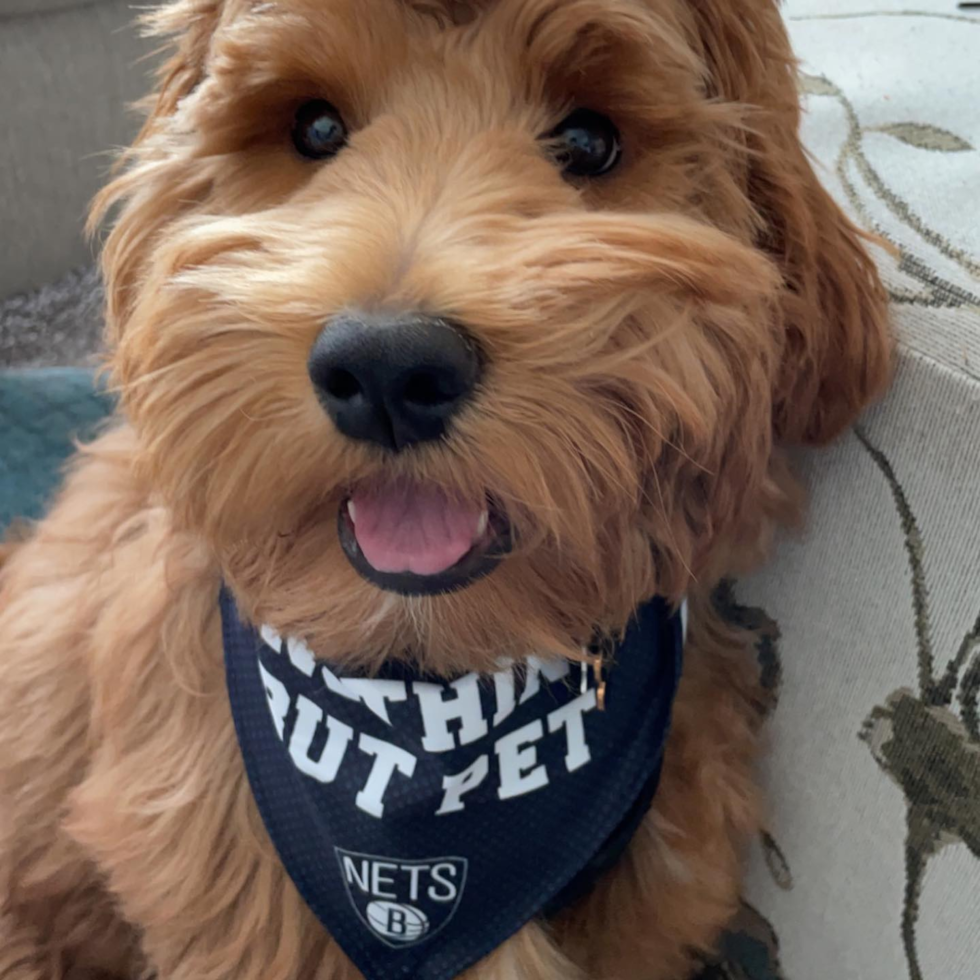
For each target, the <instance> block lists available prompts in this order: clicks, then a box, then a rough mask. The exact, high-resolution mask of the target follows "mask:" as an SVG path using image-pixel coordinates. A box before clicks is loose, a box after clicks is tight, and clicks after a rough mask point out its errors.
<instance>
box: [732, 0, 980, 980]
mask: <svg viewBox="0 0 980 980" xmlns="http://www.w3.org/2000/svg"><path fill="white" fill-rule="evenodd" d="M907 6H908V5H907V3H906V2H905V0H834V2H832V3H831V4H827V3H826V2H823V0H788V2H787V4H786V7H785V13H786V17H787V19H788V22H789V26H790V30H791V33H792V38H793V42H794V44H795V46H796V49H797V52H798V54H799V56H800V57H801V59H802V61H803V69H804V71H805V73H806V74H805V75H804V79H803V87H804V89H805V91H806V92H807V93H808V95H807V107H808V115H807V119H806V123H805V126H804V136H805V138H806V140H807V142H808V144H809V146H810V147H811V149H812V151H813V152H814V154H815V156H816V158H817V160H818V162H819V164H820V166H821V168H822V173H823V176H824V179H825V181H826V182H827V184H828V186H829V187H830V188H831V189H832V190H833V191H834V192H835V194H836V195H837V197H838V198H839V200H840V201H841V202H842V203H843V204H845V206H846V207H847V208H848V210H850V212H851V213H852V214H853V215H854V216H855V217H856V218H857V219H858V220H859V221H860V222H862V223H863V224H864V225H865V226H866V227H869V228H873V229H875V230H877V231H879V232H880V233H882V234H884V235H885V236H886V237H888V238H889V239H890V240H891V241H892V242H893V243H894V244H895V245H897V246H898V248H899V249H900V255H899V256H898V257H897V258H892V257H889V256H887V255H885V254H884V253H880V256H879V257H880V259H881V267H882V270H883V274H884V277H885V280H886V283H887V285H888V287H889V290H890V292H891V295H892V299H893V312H894V319H895V324H896V328H897V331H898V335H899V339H900V345H901V353H900V364H899V372H898V377H897V379H896V383H895V387H894V390H893V391H892V393H891V394H890V395H889V397H888V398H887V399H886V401H885V402H884V404H882V405H881V406H879V407H878V408H876V409H874V410H873V411H872V412H870V413H869V414H868V415H867V417H866V418H865V419H864V420H863V421H862V423H861V425H860V427H859V430H858V431H857V432H856V433H853V434H851V435H849V436H848V437H847V438H845V439H844V440H842V441H841V442H840V443H839V444H838V445H836V446H835V447H834V448H833V449H831V450H829V451H826V452H819V453H817V452H814V453H806V454H804V455H803V459H802V462H803V466H804V472H805V474H806V477H807V482H808V484H809V486H810V489H811V493H812V499H813V503H812V513H811V520H810V525H809V529H808V531H807V533H806V535H805V536H804V537H803V538H802V539H790V538H787V539H786V540H784V541H783V542H782V543H781V545H780V548H779V550H778V553H777V557H776V560H775V562H774V563H773V564H772V565H771V566H770V567H769V568H767V569H766V570H765V571H764V572H763V573H762V574H760V575H759V576H757V577H755V578H754V579H752V580H751V581H747V582H743V583H741V585H740V587H739V595H740V598H741V600H742V601H743V602H745V603H748V604H750V605H752V606H758V607H762V608H763V609H764V610H765V611H766V613H767V614H768V615H769V616H770V617H771V618H772V619H774V620H775V621H776V624H777V625H778V628H779V631H780V633H781V637H780V640H779V650H780V654H781V662H782V668H783V683H782V689H781V694H780V698H779V704H778V707H777V708H776V710H775V713H774V715H773V719H772V722H771V725H770V737H771V749H772V751H771V755H770V757H769V759H768V761H767V764H766V765H767V772H766V778H767V782H768V784H769V795H770V799H771V801H772V815H771V827H772V835H773V840H774V842H775V844H776V845H777V846H778V847H779V848H780V849H781V851H782V853H783V855H784V857H785V862H786V865H787V866H788V867H784V866H783V865H782V862H781V861H780V860H779V859H778V858H777V857H775V854H776V852H775V851H774V850H773V848H772V847H771V846H770V847H769V848H768V849H763V848H761V847H760V849H759V851H758V853H757V854H756V855H755V859H754V862H753V869H752V873H751V879H750V888H749V899H750V900H751V902H752V903H753V904H754V905H755V906H757V907H758V909H759V910H760V911H761V912H762V914H763V915H764V916H765V917H766V918H767V919H768V921H769V923H770V924H771V926H772V929H773V931H774V933H775V936H777V937H778V941H779V944H780V946H781V951H780V957H779V958H780V960H781V966H778V967H777V966H775V958H774V959H773V964H771V965H770V968H769V972H761V973H760V974H759V975H758V977H756V976H754V975H751V980H763V978H764V980H783V978H787V980H788V978H792V980H827V978H831V977H832V978H834V980H903V978H909V980H976V978H977V977H978V976H980V919H978V909H980V730H978V729H980V726H978V718H977V692H978V690H980V619H978V617H980V206H978V196H977V195H978V191H977V187H978V178H980V153H978V148H980V111H978V109H977V91H976V83H977V78H978V75H977V64H978V52H980V16H977V15H968V14H966V13H963V14H960V13H958V12H957V11H956V9H955V6H954V4H952V3H947V2H944V0H919V2H917V3H916V5H915V7H916V9H917V11H918V12H909V11H907V10H906V9H905V8H906V7H907Z"/></svg>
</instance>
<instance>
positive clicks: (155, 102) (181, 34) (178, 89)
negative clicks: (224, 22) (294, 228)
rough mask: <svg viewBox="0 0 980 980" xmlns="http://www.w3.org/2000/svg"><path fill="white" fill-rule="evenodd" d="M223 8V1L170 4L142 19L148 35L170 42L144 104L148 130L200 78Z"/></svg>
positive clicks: (180, 0) (176, 1)
mask: <svg viewBox="0 0 980 980" xmlns="http://www.w3.org/2000/svg"><path fill="white" fill-rule="evenodd" d="M225 6H226V0H174V2H171V3H168V4H166V5H165V6H162V7H157V8H155V9H154V10H152V11H151V12H150V13H149V14H147V15H146V16H145V17H143V19H142V23H143V26H144V29H145V30H146V32H147V33H148V34H149V35H151V36H152V37H167V38H172V39H173V41H172V51H171V54H170V57H169V58H167V59H166V60H165V61H164V62H163V64H162V65H161V66H160V69H159V71H158V72H157V86H156V91H155V93H154V94H153V95H152V96H150V99H149V100H148V106H147V107H148V109H149V114H148V118H147V126H148V127H149V126H152V124H153V122H154V120H156V119H157V118H159V117H160V116H168V115H171V114H172V113H173V112H174V110H175V109H176V108H177V104H178V102H180V100H181V99H182V98H184V96H186V95H189V94H190V93H191V92H192V91H193V90H194V88H195V87H196V86H197V85H198V83H199V82H200V81H201V80H202V78H203V77H204V67H205V64H206V62H207V55H208V48H209V46H210V44H211V38H212V36H213V35H214V31H215V28H216V27H217V26H218V23H219V21H220V19H221V14H222V10H223V9H224V7H225Z"/></svg>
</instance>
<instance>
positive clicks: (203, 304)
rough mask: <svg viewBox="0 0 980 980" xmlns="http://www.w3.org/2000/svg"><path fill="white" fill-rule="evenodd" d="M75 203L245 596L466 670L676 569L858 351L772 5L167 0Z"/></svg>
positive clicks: (580, 622)
mask: <svg viewBox="0 0 980 980" xmlns="http://www.w3.org/2000/svg"><path fill="white" fill-rule="evenodd" d="M148 23H149V24H150V25H151V27H152V28H153V30H154V31H156V32H159V33H163V34H167V35H172V36H173V37H174V38H175V51H174V54H173V57H172V58H171V60H170V61H169V62H168V64H167V65H166V66H165V69H164V71H163V73H162V75H161V80H160V85H159V88H158V91H157V94H156V95H155V96H154V99H153V101H152V102H151V111H150V116H149V119H148V121H147V123H146V126H145V128H144V130H143V132H142V134H141V136H140V137H139V139H138V141H137V143H136V145H135V146H134V148H133V149H132V150H131V151H130V152H129V153H128V155H127V157H126V166H125V170H124V172H123V173H122V175H121V176H119V177H118V178H117V179H116V180H115V181H114V183H113V184H112V185H111V186H110V187H109V188H108V189H107V190H106V191H105V192H104V194H103V195H102V197H101V199H100V200H99V202H98V204H97V206H96V215H97V216H99V215H101V214H103V213H104V212H105V211H106V209H107V208H109V207H110V206H111V205H113V204H114V203H116V202H122V206H121V209H120V212H119V215H118V219H117V220H116V222H115V225H114V228H113V230H112V232H111V234H110V236H109V238H108V241H107V243H106V247H105V253H104V255H105V259H104V265H105V273H106V279H107V285H108V291H109V307H110V311H109V312H110V317H109V320H110V326H109V336H110V343H111V346H112V349H113V362H112V363H113V369H114V373H115V377H116V379H117V381H118V382H119V384H120V387H121V390H122V393H123V406H124V410H125V412H126V414H127V415H128V417H129V419H130V420H131V422H132V424H133V426H134V427H135V430H136V432H137V435H138V440H139V445H140V465H141V467H142V468H143V471H144V472H145V474H146V475H147V476H148V478H149V479H150V480H152V482H153V484H154V486H155V488H156V490H157V491H158V492H159V493H161V494H162V495H163V497H164V498H165V500H166V501H167V503H168V504H169V506H170V507H171V508H172V510H173V512H174V514H175V519H176V520H177V521H178V523H179V524H181V525H183V526H186V527H189V528H192V529H193V530H194V531H196V532H199V533H202V534H203V535H204V536H205V537H206V539H207V540H208V542H209V543H210V545H211V546H212V547H213V548H214V549H215V552H216V554H217V555H218V557H219V560H220V563H221V565H222V569H223V571H224V573H225V574H226V575H227V576H228V577H229V579H230V580H231V582H232V583H233V584H234V586H235V588H236V590H237V592H238V593H239V595H240V597H241V598H242V599H243V600H244V602H245V603H246V605H247V607H248V609H249V611H250V612H251V613H252V614H253V615H256V616H259V617H261V618H262V619H264V620H266V621H269V622H271V623H273V624H275V625H277V626H280V627H282V628H286V629H291V630H294V631H296V632H299V633H301V634H302V635H304V636H306V637H308V638H309V639H310V641H311V642H312V644H313V645H314V647H315V648H316V649H318V650H319V651H321V652H323V653H326V654H333V655H337V656H342V655H357V654H359V655H363V656H366V657H372V658H378V657H383V656H393V655H400V654H404V653H407V654H412V655H419V656H423V657H425V658H427V660H428V662H429V663H430V664H431V665H434V666H438V667H446V666H452V665H458V664H462V663H465V665H466V666H470V667H473V666H481V665H487V664H489V663H490V662H491V660H495V659H496V658H497V657H499V656H500V655H501V654H511V655H518V656H519V655H522V654H525V653H527V652H531V651H542V650H566V649H572V648H575V647H577V645H578V644H579V643H580V642H582V640H583V639H587V638H588V636H589V635H590V634H591V633H592V631H593V629H594V628H595V627H596V626H597V625H599V626H604V627H607V628H611V629H615V628H618V627H619V626H621V625H622V624H623V623H624V622H625V620H626V619H627V617H628V616H629V614H630V612H631V611H632V610H633V608H634V607H635V606H636V604H637V603H638V602H639V601H640V600H642V599H643V598H645V597H647V596H649V595H650V594H652V593H655V592H660V593H661V594H664V595H667V596H670V597H674V598H676V597H678V596H680V595H681V594H683V593H684V592H685V590H686V589H688V588H689V587H690V584H691V582H692V579H698V578H700V579H702V580H703V579H704V578H706V577H707V578H710V577H711V576H712V575H714V574H717V572H719V571H724V570H725V568H724V566H725V564H726V563H727V561H728V558H727V556H729V555H731V554H732V553H733V551H737V550H739V549H742V548H747V547H749V546H750V545H752V544H754V543H755V541H756V539H757V538H758V536H759V533H760V528H761V527H763V526H764V525H765V524H766V523H767V522H769V521H770V519H771V516H772V514H773V513H774V511H775V509H776V508H777V506H778V501H779V491H778V489H777V487H776V485H775V482H774V480H773V476H772V473H773V444H774V441H778V440H808V441H819V440H822V439H826V438H829V437H831V436H833V435H834V434H836V433H837V432H838V431H839V430H840V429H841V428H842V427H843V426H844V425H846V424H847V423H848V422H849V421H850V420H851V419H852V418H853V416H854V415H855V413H856V412H857V411H858V409H859V408H860V407H861V406H862V405H863V404H864V403H865V402H866V401H867V400H868V399H869V398H871V397H872V396H874V395H875V394H876V393H878V391H879V390H880V389H881V387H882V385H883V384H884V381H885V379H886V375H887V372H888V362H889V354H888V341H887V333H886V329H885V325H884V313H883V309H884V303H883V297H882V291H881V288H880V285H879V283H878V280H877V278H876V275H875V272H874V270H873V267H872V265H871V263H870V261H869V260H868V258H867V257H866V255H865V253H864V252H863V250H862V247H861V244H860V241H859V236H858V234H857V232H856V231H855V229H854V228H853V227H852V226H851V225H850V224H849V223H848V221H847V220H846V219H845V218H844V217H843V216H842V214H841V213H840V212H839V211H838V209H837V208H836V207H835V205H834V204H833V203H832V202H831V201H830V199H829V198H828V197H827V195H826V194H825V192H824V191H823V190H822V189H821V188H820V186H819V185H818V183H817V181H816V179H815V177H814V175H813V172H812V171H811V168H810V166H809V164H808V162H807V160H806V158H805V155H804V153H803V151H802V150H801V147H800V145H799V143H798V137H797V124H798V117H799V110H798V105H797V96H796V92H795V88H794V72H793V64H792V60H791V56H790V51H789V48H788V43H787V39H786V36H785V33H784V30H783V27H782V25H781V22H780V19H779V16H778V13H777V9H776V4H775V3H774V2H773V0H727V2H724V3H718V2H714V0H479V2H472V3H454V2H449V0H445V2H443V0H424V2H410V0H270V2H253V0H177V2H176V3H171V4H170V5H168V6H165V7H164V8H162V9H161V10H160V11H158V12H157V13H155V14H153V15H152V16H151V17H150V19H149V22H148Z"/></svg>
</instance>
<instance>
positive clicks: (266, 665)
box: [221, 591, 683, 980]
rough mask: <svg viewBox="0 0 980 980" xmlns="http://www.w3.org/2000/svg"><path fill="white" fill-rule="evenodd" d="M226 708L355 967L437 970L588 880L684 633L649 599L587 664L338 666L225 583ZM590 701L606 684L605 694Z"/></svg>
mask: <svg viewBox="0 0 980 980" xmlns="http://www.w3.org/2000/svg"><path fill="white" fill-rule="evenodd" d="M221 614H222V622H223V632H224V647H225V661H226V669H227V675H228V692H229V695H230V697H231V707H232V713H233V715H234V719H235V727H236V730H237V732H238V740H239V743H240V746H241V751H242V755H243V756H244V759H245V767H246V770H247V772H248V778H249V781H250V783H251V786H252V792H253V793H254V795H255V800H256V803H257V804H258V808H259V811H260V812H261V814H262V818H263V820H264V821H265V825H266V828H267V829H268V832H269V835H270V837H271V838H272V841H273V842H274V844H275V846H276V848H277V850H278V852H279V855H280V857H281V859H282V862H283V864H284V865H285V868H286V871H287V872H288V873H289V875H290V877H291V878H292V879H293V881H294V882H295V884H296V887H297V888H298V889H299V891H300V894H301V895H302V896H303V898H304V900H305V901H306V903H307V904H308V905H309V907H310V908H311V909H312V910H313V912H314V913H315V914H316V916H317V917H318V918H319V919H320V921H321V922H322V923H323V925H324V926H325V927H326V928H327V929H328V930H329V932H330V933H331V934H332V935H333V936H334V938H335V939H336V940H337V942H338V943H339V944H340V946H341V947H342V948H343V950H344V952H345V953H346V954H347V955H348V956H349V957H350V959H351V960H352V961H353V962H354V964H355V965H356V966H357V967H358V969H360V971H361V972H362V973H363V974H364V976H365V977H366V978H367V980H450V978H452V977H456V976H458V975H459V974H460V973H461V972H463V971H464V970H465V969H466V968H467V967H469V966H471V965H472V964H473V963H475V962H477V961H478V960H480V959H482V958H483V957H484V956H486V955H487V954H488V953H489V952H491V951H492V950H493V949H495V948H496V947H497V946H499V945H500V944H501V943H502V942H504V940H506V939H507V938H508V937H509V936H511V935H513V934H514V933H515V932H517V931H518V930H519V929H520V928H521V926H523V925H524V924H525V923H526V922H528V921H529V920H530V919H532V918H533V917H535V916H537V915H542V914H544V915H547V914H549V913H551V912H554V911H556V910H557V909H559V908H560V907H561V906H562V905H564V904H566V903H567V902H569V901H571V900H573V899H574V898H576V897H577V896H578V895H580V894H581V893H582V892H583V891H585V890H587V888H588V887H589V885H590V884H591V883H592V882H593V881H594V880H595V878H596V877H597V876H598V875H599V874H601V873H602V872H603V871H604V870H605V869H606V867H607V866H608V865H610V864H612V863H613V862H614V860H615V858H616V857H618V855H619V854H620V853H621V851H622V850H623V848H625V846H626V844H627V843H628V842H629V838H630V836H631V835H632V832H633V831H634V830H635V829H636V826H637V824H638V823H639V821H640V819H641V818H642V816H643V814H644V812H645V811H646V809H647V808H648V806H649V803H650V800H651V798H652V796H653V793H654V790H655V789H656V785H657V780H658V778H659V774H660V766H661V760H662V756H663V749H664V742H665V740H666V736H667V729H668V726H669V723H670V711H671V704H672V702H673V698H674V693H675V689H676V685H677V680H678V676H679V673H680V662H681V652H682V647H683V637H682V632H683V631H682V626H681V616H680V615H679V614H674V615H672V614H671V613H670V611H669V609H668V608H667V606H666V604H665V603H664V602H663V601H661V600H659V599H655V600H653V601H652V602H649V603H647V604H646V605H644V606H642V607H641V608H640V609H639V610H638V611H637V613H636V615H635V617H634V619H633V621H632V623H631V624H630V626H629V629H628V630H627V632H626V635H625V637H624V639H623V640H622V642H621V643H620V644H619V645H618V646H617V647H616V648H615V651H614V652H613V654H612V656H611V657H608V658H607V661H606V671H605V673H606V675H607V676H606V678H599V677H597V672H596V670H595V668H594V667H589V666H587V665H580V664H578V663H569V662H568V661H565V660H545V659H535V658H531V660H530V661H529V662H528V664H527V666H526V667H524V666H523V665H522V666H521V667H520V668H519V669H518V668H513V667H510V668H505V669H502V670H500V671H499V672H498V673H495V674H492V675H490V676H483V677H481V676H478V675H476V674H467V675H465V676H463V677H459V678H457V679H456V680H453V681H452V682H447V681H445V680H443V679H439V678H437V677H429V676H421V675H419V674H417V673H413V672H412V671H411V670H410V669H409V668H406V667H404V666H403V665H396V664H390V665H388V667H387V668H386V669H385V670H384V671H383V672H382V673H381V674H379V675H378V676H376V677H371V678H368V677H363V676H353V675H349V674H346V673H344V674H341V673H340V672H338V671H337V670H336V669H335V668H333V667H328V666H327V665H325V664H323V663H318V662H316V661H315V660H314V658H313V656H312V655H311V653H310V651H309V650H308V649H307V647H306V646H305V645H304V644H303V643H302V642H300V641H298V640H295V639H288V640H286V641H283V640H282V639H281V638H280V637H279V636H278V635H277V634H276V633H275V632H274V631H273V630H271V629H269V628H267V627H265V628H263V629H261V630H254V629H252V628H251V627H249V626H247V625H245V624H244V623H243V622H242V621H241V620H240V619H239V616H238V613H237V610H236V608H235V604H234V601H233V600H232V598H231V597H230V595H229V594H228V592H227V591H225V592H223V593H222V596H221ZM603 702H604V704H603Z"/></svg>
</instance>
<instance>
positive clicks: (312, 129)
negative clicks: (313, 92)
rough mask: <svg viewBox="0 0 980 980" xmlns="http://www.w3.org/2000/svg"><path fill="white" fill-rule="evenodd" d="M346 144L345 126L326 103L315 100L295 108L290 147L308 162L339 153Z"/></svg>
mask: <svg viewBox="0 0 980 980" xmlns="http://www.w3.org/2000/svg"><path fill="white" fill-rule="evenodd" d="M346 143H347V127H346V126H345V125H344V120H343V119H342V118H341V116H340V112H338V110H337V109H336V108H335V107H334V106H332V105H331V104H330V103H329V102H325V101H324V100H323V99H315V100H314V101H312V102H306V103H304V104H303V105H301V106H300V107H299V110H298V111H297V113H296V121H295V122H294V123H293V145H294V146H295V147H296V149H297V150H299V152H300V153H302V154H303V156H304V157H309V158H310V159H311V160H324V159H326V158H327V157H332V156H334V155H335V154H336V153H339V152H340V151H341V150H342V149H343V148H344V145H345V144H346Z"/></svg>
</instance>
